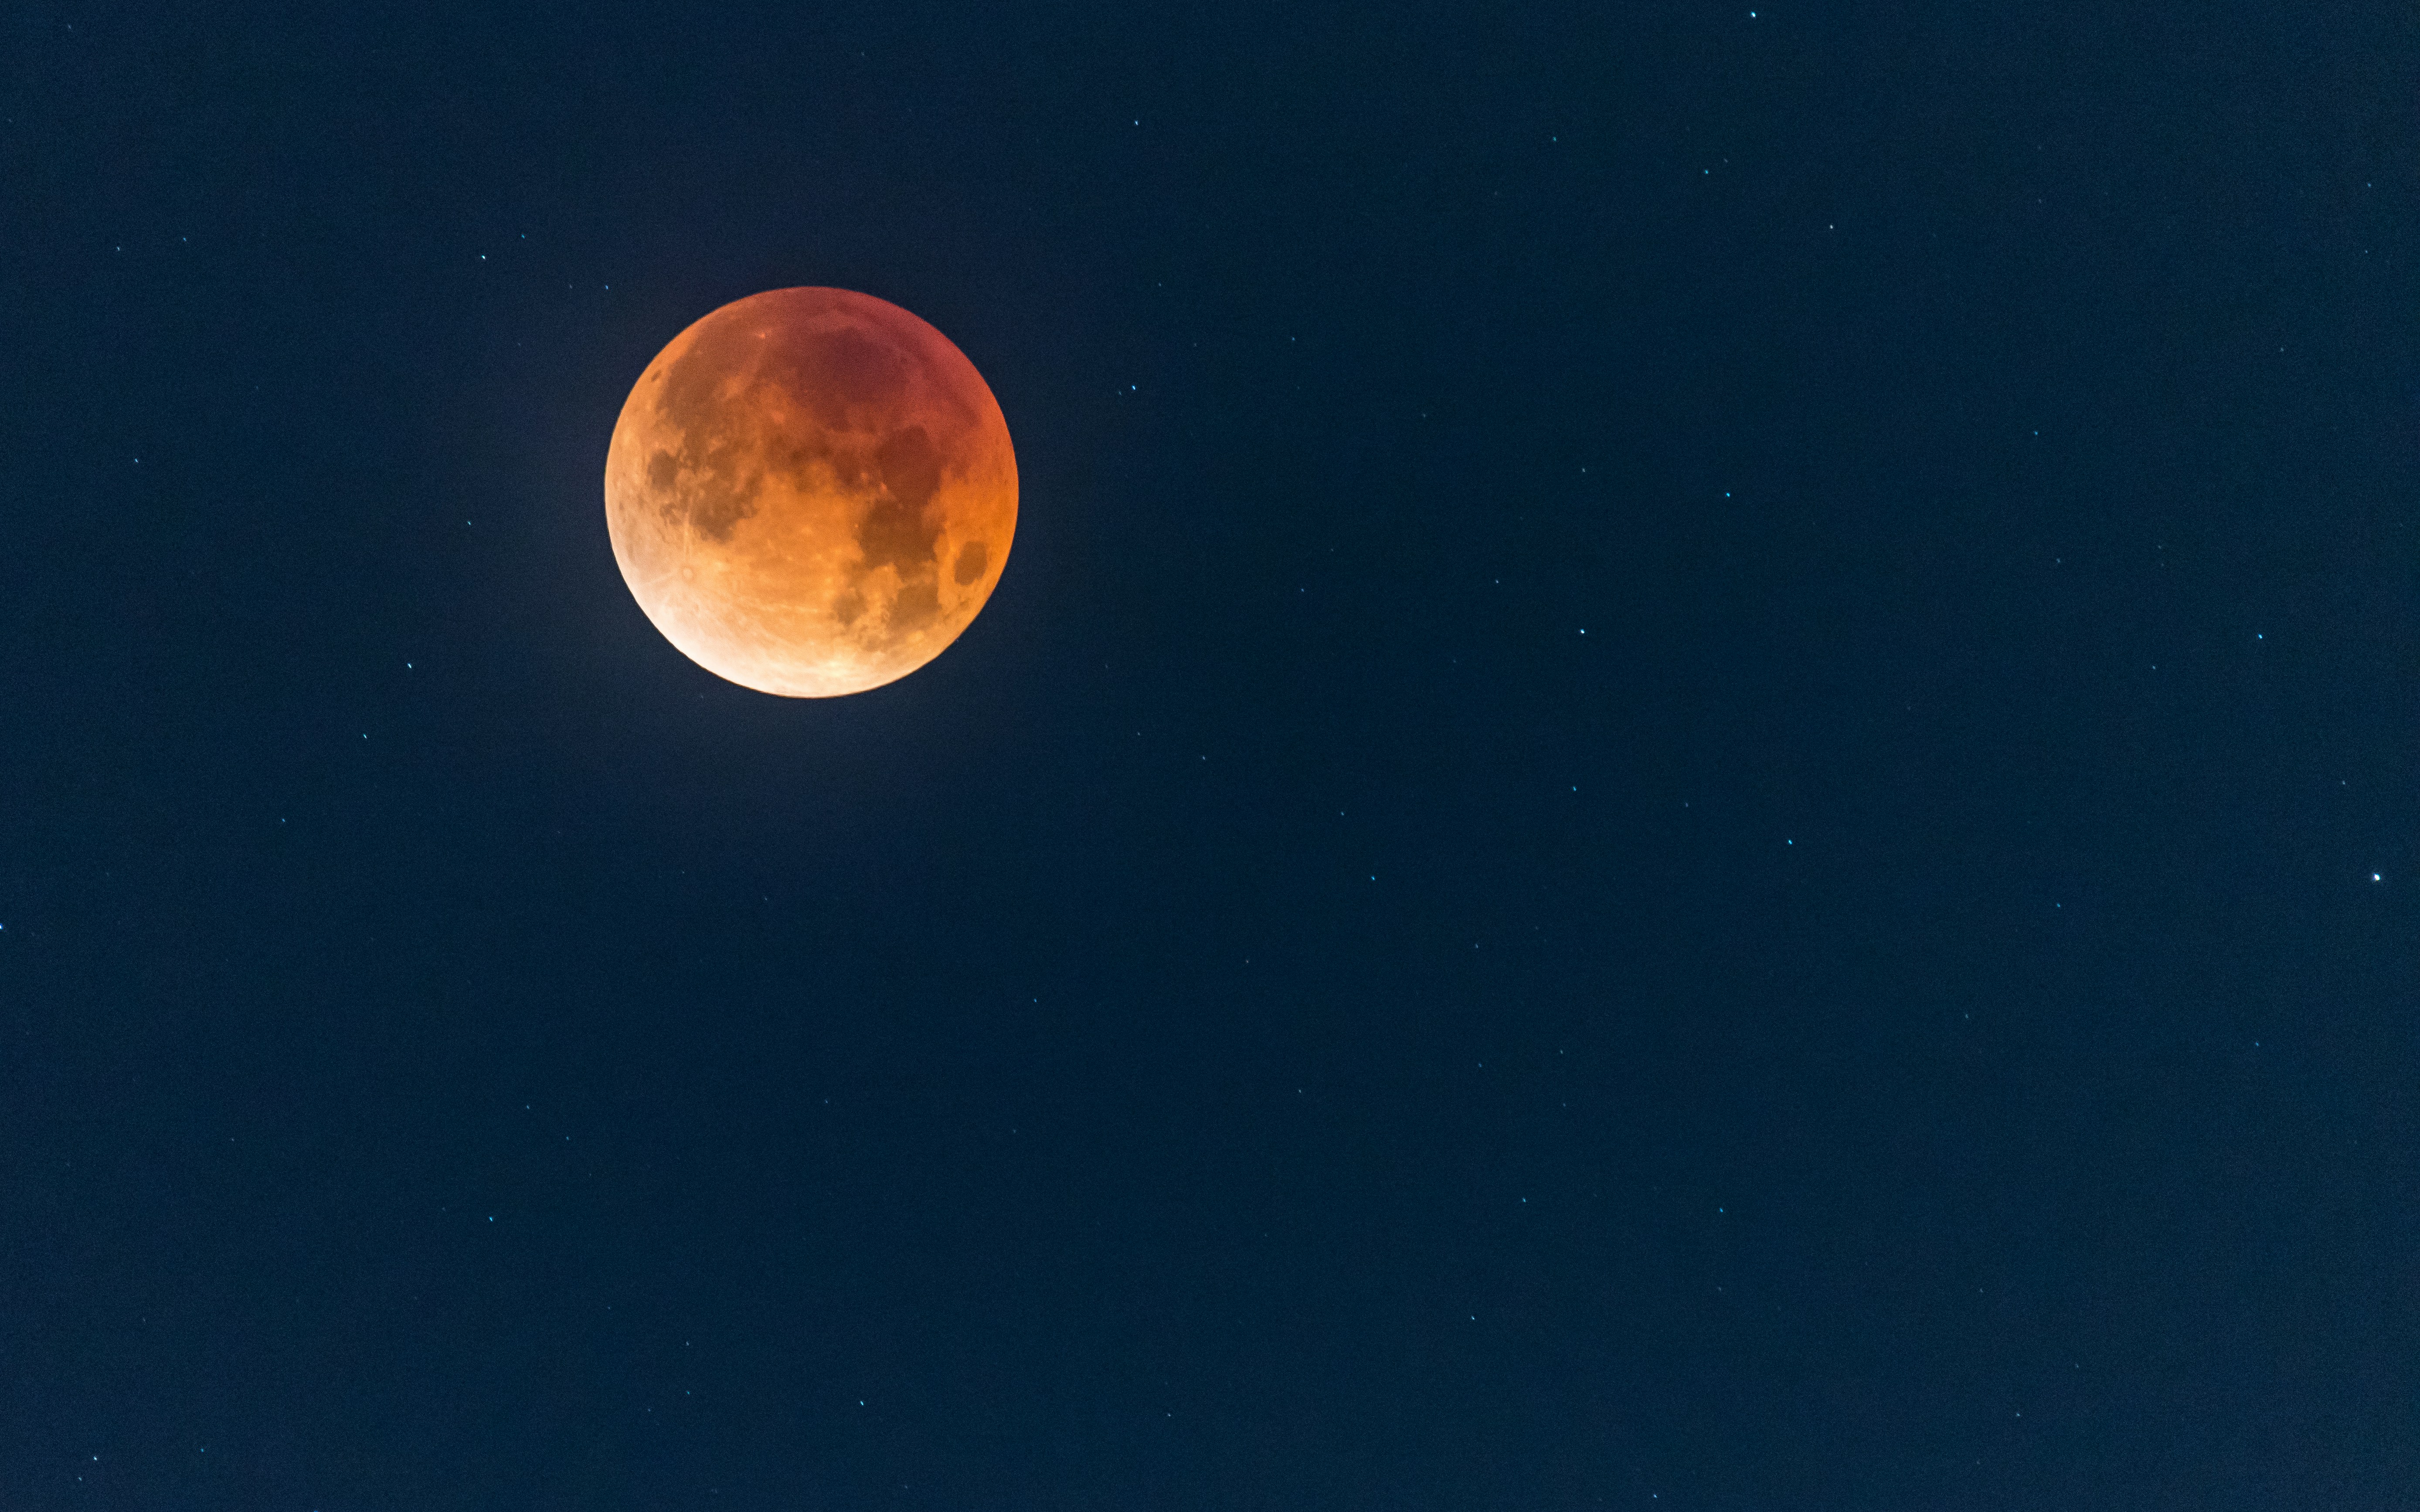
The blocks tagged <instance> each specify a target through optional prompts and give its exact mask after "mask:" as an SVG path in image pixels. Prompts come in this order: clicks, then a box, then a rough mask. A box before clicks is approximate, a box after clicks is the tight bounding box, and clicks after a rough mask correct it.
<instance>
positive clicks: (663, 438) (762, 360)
mask: <svg viewBox="0 0 2420 1512" xmlns="http://www.w3.org/2000/svg"><path fill="white" fill-rule="evenodd" d="M605 521H606V527H607V529H608V530H609V531H610V532H612V534H613V560H614V561H616V562H618V563H621V567H622V579H623V580H624V581H625V582H627V583H628V584H629V585H630V593H631V594H632V595H633V596H634V597H636V598H637V599H638V601H639V607H640V608H641V609H644V610H645V611H646V615H647V618H648V619H650V620H652V621H654V622H655V625H656V628H657V629H659V630H661V631H662V632H663V633H664V639H665V640H670V641H671V642H672V643H673V644H674V645H675V646H677V647H678V648H679V649H680V650H681V651H682V652H683V653H684V654H686V655H687V656H689V657H690V659H691V660H692V661H695V662H696V663H697V664H698V665H699V666H701V667H704V668H705V669H706V671H710V672H713V673H715V674H716V675H717V676H721V677H726V678H729V679H730V680H731V681H732V682H735V683H737V684H739V685H740V686H741V687H752V688H756V689H758V690H760V691H762V692H767V693H780V694H783V695H786V696H788V697H792V698H829V697H831V696H833V695H835V694H840V693H858V692H862V691H864V690H865V689H866V688H869V687H881V686H882V685H883V684H885V683H888V682H892V681H895V680H896V679H898V678H901V677H905V676H907V674H908V673H909V672H912V671H915V670H916V669H917V668H919V667H922V666H923V665H924V664H925V663H926V662H928V661H930V660H932V659H933V658H934V657H935V656H939V655H940V654H941V652H942V651H943V650H944V649H946V648H947V647H948V645H949V644H950V642H951V641H953V640H956V639H957V638H958V634H959V632H960V631H962V630H964V629H965V628H966V627H967V625H969V623H970V622H971V621H972V620H973V619H974V617H975V616H976V615H977V614H978V613H980V612H982V609H983V607H984V603H985V600H987V599H989V598H990V597H991V591H992V589H993V587H994V586H995V585H997V584H998V583H999V581H1000V574H1001V567H1003V566H1004V565H1006V564H1007V562H1008V548H1009V542H1010V540H1011V538H1013V537H1014V536H1015V535H1016V454H1015V453H1014V452H1013V451H1012V450H1011V449H1010V446H1009V442H1008V422H1007V421H1006V420H1005V419H1003V418H1002V417H1001V412H1000V405H999V403H998V402H997V401H996V400H994V399H993V398H992V395H991V390H990V389H989V388H988V387H986V386H985V383H984V380H983V377H982V375H981V374H978V373H977V372H976V371H975V367H974V364H973V363H970V362H968V361H967V359H966V355H965V354H964V353H962V352H960V351H959V350H958V349H957V347H954V346H952V345H951V344H950V341H949V338H947V337H946V336H943V335H942V334H941V333H940V332H938V331H936V330H934V329H933V328H932V327H931V326H928V325H926V324H925V323H924V322H923V321H922V320H919V319H918V318H916V317H915V316H912V315H909V314H908V313H907V311H905V310H903V309H901V308H899V307H898V306H897V305H895V304H890V303H887V302H885V301H881V300H877V299H875V298H874V297H873V296H871V295H867V294H855V293H851V292H850V291H849V290H847V289H838V288H782V289H772V290H769V291H768V292H766V293H763V294H755V295H751V296H750V297H749V298H747V299H744V300H740V301H737V302H735V303H731V304H726V305H724V306H723V307H722V308H721V309H720V310H717V311H715V312H714V313H713V314H711V315H709V316H706V318H704V319H702V320H700V321H698V322H697V323H696V324H695V325H693V326H690V328H689V329H688V330H687V331H684V332H681V333H680V334H679V335H677V336H675V337H674V338H673V340H672V344H671V345H670V346H668V347H665V348H664V349H663V350H662V351H660V352H659V353H657V354H656V360H655V361H654V362H652V363H648V364H647V370H646V371H645V372H644V373H642V374H640V375H639V381H638V384H637V386H636V387H634V388H632V389H631V390H630V397H629V398H628V400H627V401H625V402H624V403H623V406H622V417H621V419H620V420H619V421H617V422H616V423H615V424H614V426H613V444H612V445H611V446H610V447H609V448H608V449H607V451H606V455H605Z"/></svg>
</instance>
